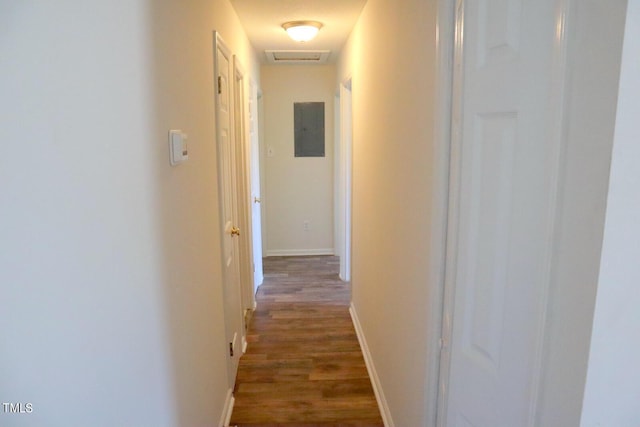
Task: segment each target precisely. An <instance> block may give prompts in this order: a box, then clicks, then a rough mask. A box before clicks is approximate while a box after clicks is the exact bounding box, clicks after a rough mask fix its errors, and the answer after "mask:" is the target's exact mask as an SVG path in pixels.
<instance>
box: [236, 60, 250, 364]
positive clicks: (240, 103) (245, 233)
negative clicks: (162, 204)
mask: <svg viewBox="0 0 640 427" xmlns="http://www.w3.org/2000/svg"><path fill="white" fill-rule="evenodd" d="M245 83H246V81H245V72H244V68H243V67H242V64H241V63H240V60H239V59H238V57H237V56H236V55H233V89H232V92H233V111H234V115H233V120H232V121H233V124H234V139H235V149H236V150H235V154H236V157H235V169H236V191H237V197H236V207H237V215H238V226H239V228H240V230H241V232H240V236H238V240H239V245H238V246H239V259H238V265H239V268H240V288H241V297H242V316H243V325H242V326H243V328H242V329H243V330H242V352H243V353H244V352H245V351H246V348H247V340H246V338H247V327H248V324H249V318H250V316H251V313H252V312H253V308H254V306H255V295H254V293H253V289H254V285H253V228H252V222H251V200H250V197H251V182H250V179H249V176H250V175H249V171H250V163H249V162H250V158H251V157H250V146H249V138H248V136H247V131H248V127H247V110H248V108H247V104H248V98H247V96H246V93H247V91H246V84H245Z"/></svg>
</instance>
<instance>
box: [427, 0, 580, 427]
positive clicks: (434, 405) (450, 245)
mask: <svg viewBox="0 0 640 427" xmlns="http://www.w3.org/2000/svg"><path fill="white" fill-rule="evenodd" d="M466 1H468V0H438V5H437V8H438V11H437V16H436V19H437V25H436V27H437V32H436V33H437V35H436V52H437V54H436V58H437V59H436V60H437V68H436V88H437V89H436V100H435V103H436V110H435V111H436V120H435V148H436V159H437V161H436V163H435V165H436V166H435V167H436V171H435V182H436V191H435V200H434V204H433V206H434V209H435V211H434V217H435V223H434V227H433V230H434V233H433V241H432V250H433V256H432V257H431V262H432V277H431V279H432V280H433V281H432V283H434V285H435V286H434V295H433V296H434V298H432V299H431V301H433V302H432V304H431V307H430V308H431V310H432V313H433V314H432V319H433V320H434V322H433V325H434V328H432V331H431V336H430V337H429V342H430V343H431V344H432V345H431V347H432V348H433V349H436V350H433V351H432V355H433V353H435V352H437V353H439V354H438V356H437V357H433V358H431V357H430V360H431V361H432V362H431V363H430V366H429V369H428V371H427V372H428V374H429V379H428V381H427V384H428V391H429V393H427V394H428V396H437V399H429V398H427V399H426V402H425V404H426V407H427V409H428V410H429V413H432V414H434V415H433V418H432V421H433V422H434V423H435V425H436V426H437V427H445V426H446V421H447V420H446V414H447V403H448V402H447V398H448V391H449V378H450V368H451V351H450V350H451V349H450V342H451V336H452V323H453V316H454V313H453V308H454V305H453V304H454V295H455V266H456V253H457V241H458V229H457V223H458V195H459V185H460V182H459V176H460V149H461V143H462V119H463V117H462V97H463V94H464V92H463V90H464V87H463V86H464V85H463V82H464V74H463V57H464V5H465V2H466ZM555 6H556V21H557V22H556V28H557V32H556V39H557V42H556V44H555V52H554V61H553V67H552V69H551V70H550V72H551V73H552V88H553V92H554V94H555V98H556V101H557V102H553V103H552V105H554V106H555V107H554V108H555V109H556V111H554V112H553V113H554V115H553V117H555V121H554V122H553V123H551V124H550V132H549V138H552V139H554V140H556V141H557V144H556V149H555V151H554V152H553V159H552V161H553V174H552V176H551V180H552V182H553V183H554V185H553V186H552V188H553V192H552V194H550V196H549V197H550V200H552V203H551V207H550V212H549V215H550V217H551V218H552V220H551V222H552V224H551V227H550V230H548V233H547V235H548V238H549V240H548V245H549V249H548V251H547V254H546V259H545V274H546V277H547V280H546V281H545V283H546V285H545V286H544V289H542V291H541V292H542V294H541V303H542V307H543V308H542V310H543V311H542V313H541V323H540V327H539V330H538V331H537V337H536V339H537V340H538V342H539V343H540V345H539V347H538V354H536V366H535V367H534V369H535V370H536V372H537V375H535V376H534V378H535V379H536V380H535V381H536V382H535V384H534V385H533V387H532V389H533V390H534V393H533V395H532V401H531V402H530V408H529V414H530V416H529V419H530V420H531V421H532V422H533V423H535V422H536V419H537V412H538V406H539V402H540V400H541V393H542V381H543V378H542V377H543V374H544V368H545V366H544V360H543V359H544V353H545V351H546V347H547V335H548V329H549V325H548V323H549V318H548V307H549V303H550V298H551V297H550V284H551V283H552V280H553V259H554V255H555V248H556V245H557V242H558V238H559V237H558V229H557V228H558V225H557V223H556V222H557V218H558V207H559V206H561V201H562V197H563V194H562V192H561V187H562V184H563V177H562V174H561V167H562V164H563V163H564V158H565V151H566V129H567V111H568V109H569V105H568V101H567V99H568V94H567V88H568V87H570V85H569V82H570V79H571V76H570V65H569V52H568V48H569V42H570V41H569V38H570V34H569V31H568V26H569V25H570V24H571V23H572V22H573V19H574V15H575V10H574V4H573V0H555Z"/></svg>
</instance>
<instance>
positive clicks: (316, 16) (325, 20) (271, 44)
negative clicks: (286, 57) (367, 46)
mask: <svg viewBox="0 0 640 427" xmlns="http://www.w3.org/2000/svg"><path fill="white" fill-rule="evenodd" d="M366 2H367V0H231V4H232V5H233V7H234V8H235V10H236V12H237V13H238V16H239V17H240V22H242V25H243V26H244V28H245V31H246V33H247V35H248V37H249V40H250V41H251V44H252V45H253V47H254V48H255V49H256V51H257V52H258V54H259V56H260V60H261V61H262V62H265V63H266V62H267V55H266V54H265V51H267V50H304V51H309V50H329V51H331V54H330V55H329V57H328V60H327V62H334V61H335V60H336V59H337V56H338V53H339V51H340V49H341V48H342V46H343V45H344V43H345V41H346V40H347V38H348V37H349V34H350V33H351V30H352V28H353V26H354V25H355V23H356V21H357V20H358V17H359V16H360V12H361V11H362V8H363V7H364V5H365V3H366ZM303 20H313V21H320V22H322V24H323V27H322V29H321V30H320V32H319V33H318V35H317V36H316V38H315V39H313V40H311V41H309V42H307V43H298V42H294V41H293V40H291V39H290V38H289V36H288V35H287V33H286V32H285V31H284V30H283V29H282V24H284V23H285V22H287V21H303Z"/></svg>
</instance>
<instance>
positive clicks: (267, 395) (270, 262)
mask: <svg viewBox="0 0 640 427" xmlns="http://www.w3.org/2000/svg"><path fill="white" fill-rule="evenodd" d="M338 268H339V260H338V258H336V257H328V256H322V257H270V258H265V260H264V272H265V280H264V283H263V284H262V286H260V288H259V290H258V294H257V296H256V299H257V302H258V308H257V310H256V312H255V313H254V315H253V319H252V321H251V326H250V328H249V334H248V337H247V339H248V342H249V346H248V349H247V353H246V354H245V355H244V356H242V358H241V359H240V367H239V369H238V377H237V380H236V386H235V392H234V395H235V398H236V401H235V406H234V409H233V414H232V416H231V425H232V426H234V425H237V426H238V427H257V426H261V427H276V426H278V427H279V426H299V427H311V426H325V427H326V426H336V427H337V426H360V427H365V426H367V427H382V426H383V422H382V418H381V417H380V412H379V410H378V406H377V403H376V398H375V395H374V393H373V389H372V387H371V382H370V380H369V376H368V374H367V368H366V366H365V362H364V359H363V357H362V352H361V350H360V346H359V344H358V338H357V337H356V333H355V330H354V328H353V324H352V322H351V317H350V315H349V302H350V299H351V289H350V285H349V284H348V283H345V282H342V281H341V280H340V279H339V278H338Z"/></svg>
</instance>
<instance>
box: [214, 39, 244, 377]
mask: <svg viewBox="0 0 640 427" xmlns="http://www.w3.org/2000/svg"><path fill="white" fill-rule="evenodd" d="M215 58H216V60H215V76H216V80H217V81H216V82H215V85H216V86H217V87H216V89H217V91H216V128H217V146H218V188H219V192H220V194H219V197H220V216H221V228H222V269H223V280H224V283H223V285H222V286H223V290H224V292H223V297H224V315H225V332H226V337H227V341H226V343H224V351H226V352H227V355H228V367H227V370H228V374H229V388H231V389H233V386H234V384H235V379H236V374H237V372H238V363H239V361H240V355H241V353H242V348H241V347H242V343H241V340H242V329H243V319H242V296H241V295H242V294H241V289H240V270H239V265H238V238H237V237H238V235H239V232H240V230H238V229H237V227H236V224H238V213H237V200H236V193H237V192H236V189H237V185H236V173H235V170H236V169H235V164H236V163H235V162H236V160H235V151H236V150H235V147H234V145H233V144H234V141H235V140H234V135H233V131H234V126H233V104H232V103H233V95H232V92H231V78H232V76H233V74H232V72H233V71H232V62H231V59H232V55H231V51H230V50H229V49H228V48H227V47H226V45H225V44H224V42H223V41H222V39H221V38H220V36H219V35H218V34H217V33H216V34H215Z"/></svg>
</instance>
